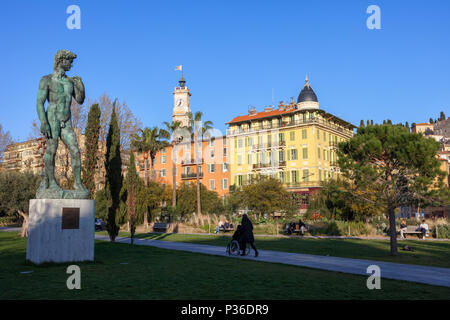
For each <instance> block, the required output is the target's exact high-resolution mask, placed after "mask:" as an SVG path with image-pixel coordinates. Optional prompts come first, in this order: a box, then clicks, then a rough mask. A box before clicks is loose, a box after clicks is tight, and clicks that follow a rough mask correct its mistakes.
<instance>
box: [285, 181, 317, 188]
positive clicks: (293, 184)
mask: <svg viewBox="0 0 450 320" xmlns="http://www.w3.org/2000/svg"><path fill="white" fill-rule="evenodd" d="M284 186H285V187H286V188H288V189H295V188H306V187H320V186H321V182H320V181H301V182H300V181H298V182H287V183H284Z"/></svg>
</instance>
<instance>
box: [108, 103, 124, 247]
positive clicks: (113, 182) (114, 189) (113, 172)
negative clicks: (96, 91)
mask: <svg viewBox="0 0 450 320" xmlns="http://www.w3.org/2000/svg"><path fill="white" fill-rule="evenodd" d="M115 105H116V102H114V106H113V111H112V114H111V121H110V123H109V130H108V136H107V138H106V156H105V159H106V161H105V169H106V184H105V189H106V196H107V199H108V219H107V221H106V229H107V230H108V234H109V238H110V239H111V241H112V242H114V240H115V239H116V237H117V234H118V233H119V226H118V225H117V224H116V213H117V210H118V209H119V205H120V190H121V188H122V180H123V178H122V159H121V157H120V128H119V123H118V121H117V114H116V108H115Z"/></svg>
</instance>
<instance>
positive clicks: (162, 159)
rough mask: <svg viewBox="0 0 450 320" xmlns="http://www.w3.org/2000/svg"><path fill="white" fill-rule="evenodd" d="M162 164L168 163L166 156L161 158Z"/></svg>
mask: <svg viewBox="0 0 450 320" xmlns="http://www.w3.org/2000/svg"><path fill="white" fill-rule="evenodd" d="M160 162H161V163H162V164H164V163H166V156H161V161H160Z"/></svg>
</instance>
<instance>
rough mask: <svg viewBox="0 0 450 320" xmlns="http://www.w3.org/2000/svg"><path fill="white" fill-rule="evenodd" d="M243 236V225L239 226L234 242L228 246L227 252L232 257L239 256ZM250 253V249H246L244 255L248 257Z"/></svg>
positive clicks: (234, 235) (233, 238) (234, 234)
mask: <svg viewBox="0 0 450 320" xmlns="http://www.w3.org/2000/svg"><path fill="white" fill-rule="evenodd" d="M241 235H242V227H241V225H238V226H237V229H236V231H235V232H234V233H233V236H232V240H231V241H230V242H229V243H228V244H227V250H226V252H227V253H228V254H229V255H230V256H231V255H235V256H238V255H239V254H240V251H241V243H240V241H239V239H240V238H241ZM249 253H250V248H246V250H245V252H244V254H245V255H248V254H249Z"/></svg>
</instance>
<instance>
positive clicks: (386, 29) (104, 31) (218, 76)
mask: <svg viewBox="0 0 450 320" xmlns="http://www.w3.org/2000/svg"><path fill="white" fill-rule="evenodd" d="M71 4H76V5H78V6H80V8H81V30H69V29H67V27H66V19H67V17H68V16H69V15H68V14H67V13H66V8H67V7H68V6H69V5H71ZM371 4H375V5H378V6H379V7H380V9H381V27H382V29H381V30H369V29H368V28H367V27H366V19H367V18H368V16H369V14H367V13H366V8H367V7H368V6H369V5H371ZM449 35H450V1H446V0H443V1H435V0H429V1H400V0H397V1H378V0H373V1H345V2H344V1H311V0H310V1H300V0H297V1H281V0H278V1H272V0H266V1H253V0H247V1H233V0H227V1H213V0H209V1H200V0H197V1H186V0H184V1H133V0H130V1H92V0H91V1H75V0H71V1H62V0H58V1H45V0H41V1H21V0H15V1H8V2H3V3H2V10H1V12H0V39H2V40H1V43H2V50H1V51H0V70H2V72H1V76H0V88H1V89H0V123H1V124H2V125H3V127H4V129H6V130H8V131H10V132H11V134H12V136H13V138H15V139H16V140H19V141H20V140H23V139H26V137H27V136H28V134H29V133H30V127H31V122H32V120H33V119H35V118H37V116H36V109H35V104H36V93H37V88H38V83H39V79H40V77H41V76H43V75H45V74H49V73H51V72H52V65H53V56H54V54H55V52H56V51H57V50H59V49H69V50H71V51H73V52H75V53H76V54H77V55H78V58H77V59H76V60H75V61H74V67H73V69H72V70H71V71H70V72H69V75H70V76H73V75H80V76H81V77H82V78H83V81H84V83H85V86H86V94H87V97H88V98H91V99H95V98H97V97H99V96H100V95H101V94H103V93H107V94H109V95H111V96H112V97H113V98H114V97H117V98H119V100H121V101H123V100H125V101H126V102H127V104H128V105H129V107H130V108H131V109H132V111H133V113H134V114H135V115H136V116H137V117H138V118H139V119H140V120H141V121H142V123H143V124H144V126H155V125H161V123H162V122H163V121H170V120H171V114H172V107H173V96H172V92H173V89H174V86H176V84H177V81H178V79H179V77H180V73H179V72H176V71H174V69H175V66H176V65H180V64H182V65H183V68H184V76H185V78H186V80H187V85H188V87H189V88H190V90H191V93H192V97H191V108H192V111H194V112H195V111H202V112H203V114H204V119H206V120H211V121H213V123H214V126H215V127H216V128H218V129H220V130H221V131H223V132H224V131H225V129H226V125H225V122H227V121H230V120H231V119H232V118H234V117H235V116H238V115H243V114H246V113H247V110H248V106H249V105H253V106H255V107H256V108H257V109H258V110H262V109H263V108H264V106H266V105H270V104H272V92H273V96H274V101H275V103H276V104H278V102H279V101H280V100H284V101H286V100H289V99H290V97H294V98H295V99H296V98H297V95H298V94H299V92H300V90H301V88H302V87H303V84H304V77H305V73H308V76H309V79H310V83H311V86H312V87H313V88H314V90H315V92H316V94H317V96H318V99H319V102H320V104H321V108H323V109H325V110H327V111H328V112H330V113H333V114H335V115H337V116H339V117H341V118H343V119H344V120H347V121H349V122H352V123H353V124H355V125H358V124H359V121H360V120H361V119H373V120H374V121H375V122H381V121H382V120H383V119H387V118H389V119H391V120H392V121H393V122H405V121H409V123H412V122H424V121H428V119H429V118H430V117H433V118H437V117H438V116H439V112H440V111H445V112H446V115H447V116H449V115H450V41H449Z"/></svg>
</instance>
